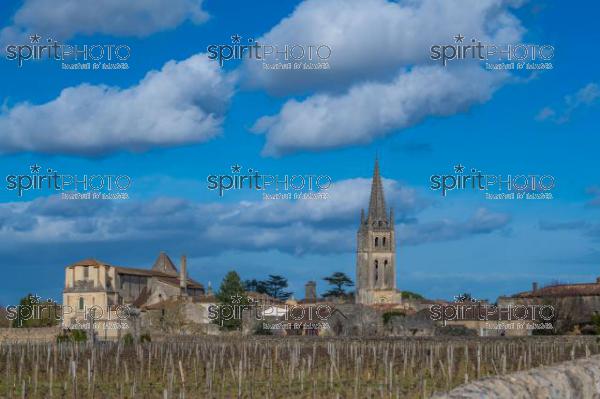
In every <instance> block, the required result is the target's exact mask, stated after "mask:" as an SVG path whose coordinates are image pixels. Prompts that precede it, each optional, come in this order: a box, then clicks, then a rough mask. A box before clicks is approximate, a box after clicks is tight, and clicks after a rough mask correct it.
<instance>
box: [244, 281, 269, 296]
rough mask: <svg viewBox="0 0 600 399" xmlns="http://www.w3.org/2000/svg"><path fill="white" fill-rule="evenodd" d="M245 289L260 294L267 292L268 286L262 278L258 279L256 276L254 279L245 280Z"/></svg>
mask: <svg viewBox="0 0 600 399" xmlns="http://www.w3.org/2000/svg"><path fill="white" fill-rule="evenodd" d="M244 290H246V291H251V292H257V293H259V294H266V293H267V287H266V285H265V282H264V281H262V280H257V279H255V278H253V279H252V280H246V281H244Z"/></svg>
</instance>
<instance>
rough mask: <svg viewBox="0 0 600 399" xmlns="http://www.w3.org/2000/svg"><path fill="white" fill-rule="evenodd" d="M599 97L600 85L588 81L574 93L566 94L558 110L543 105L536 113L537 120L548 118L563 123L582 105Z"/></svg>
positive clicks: (585, 105)
mask: <svg viewBox="0 0 600 399" xmlns="http://www.w3.org/2000/svg"><path fill="white" fill-rule="evenodd" d="M598 99H600V86H599V85H598V84H596V83H588V84H587V85H585V86H584V87H582V88H581V89H579V90H577V92H575V93H574V94H569V95H566V96H565V98H564V102H563V104H561V106H560V109H559V111H555V110H554V109H553V108H551V107H544V108H542V110H540V112H539V113H538V114H537V116H536V119H537V120H539V121H545V120H550V121H552V122H554V123H565V122H568V121H569V119H571V114H572V113H573V112H574V111H575V110H577V109H579V108H583V107H589V106H591V105H593V104H594V103H596V102H597V101H598Z"/></svg>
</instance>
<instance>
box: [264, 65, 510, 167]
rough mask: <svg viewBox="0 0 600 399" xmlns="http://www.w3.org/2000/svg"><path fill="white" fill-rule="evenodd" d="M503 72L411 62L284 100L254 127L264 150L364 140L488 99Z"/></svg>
mask: <svg viewBox="0 0 600 399" xmlns="http://www.w3.org/2000/svg"><path fill="white" fill-rule="evenodd" d="M504 78H505V75H504V74H501V73H500V74H499V73H487V72H484V71H483V70H481V69H480V68H478V67H471V68H460V69H448V68H446V69H445V68H443V67H440V66H423V67H416V68H413V69H412V70H410V71H409V72H401V73H400V74H398V76H397V77H396V78H395V79H394V80H393V81H392V82H391V83H387V84H386V83H363V84H358V85H355V86H353V87H352V88H350V90H349V91H348V92H347V93H344V94H342V95H331V94H317V95H314V96H311V97H309V98H307V99H306V100H304V101H297V100H289V101H288V102H286V103H285V105H284V106H283V107H282V109H281V110H280V111H279V113H278V114H277V115H275V116H267V117H262V118H261V119H259V120H258V121H257V122H256V123H255V125H254V127H253V130H254V131H255V132H257V133H265V134H266V144H265V147H264V149H263V153H264V154H265V155H275V156H278V155H282V154H286V153H289V152H294V151H297V150H319V149H325V148H336V147H340V146H345V145H353V144H365V143H369V142H370V141H372V140H373V139H374V138H377V137H380V136H383V135H386V134H388V133H390V132H391V131H393V130H395V129H402V128H406V127H410V126H412V125H414V124H416V123H418V122H420V121H421V120H423V119H424V118H426V117H427V116H445V115H452V114H455V113H457V112H460V111H465V110H467V109H468V108H469V107H470V106H472V105H473V104H477V103H483V102H485V101H487V100H488V99H489V98H490V96H491V95H492V93H493V91H494V90H495V89H496V88H497V87H498V86H499V85H500V84H501V82H502V81H503V79H504Z"/></svg>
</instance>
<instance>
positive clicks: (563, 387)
mask: <svg viewBox="0 0 600 399" xmlns="http://www.w3.org/2000/svg"><path fill="white" fill-rule="evenodd" d="M599 397H600V355H596V356H592V357H589V358H586V359H579V360H574V361H569V362H564V363H560V364H558V365H556V366H551V367H539V368H535V369H532V370H529V371H521V372H518V373H513V374H507V375H504V376H499V377H491V378H485V379H482V380H479V381H475V382H473V383H470V384H465V385H461V386H460V387H458V388H455V389H453V390H452V391H450V392H448V393H446V394H438V395H434V396H433V398H434V399H454V398H465V399H469V398H491V399H494V398H495V399H500V398H502V399H504V398H507V399H526V398H540V399H542V398H543V399H546V398H549V399H564V398H581V399H587V398H590V399H591V398H594V399H595V398H599Z"/></svg>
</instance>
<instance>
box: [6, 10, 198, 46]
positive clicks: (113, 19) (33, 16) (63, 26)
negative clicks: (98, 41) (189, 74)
mask: <svg viewBox="0 0 600 399" xmlns="http://www.w3.org/2000/svg"><path fill="white" fill-rule="evenodd" d="M207 19H208V14H207V13H206V12H205V11H204V10H202V0H127V1H124V0H103V1H95V0H26V1H25V2H24V3H23V5H22V6H21V7H20V8H19V9H18V10H17V11H16V13H15V15H14V16H13V25H11V26H9V27H6V28H5V29H4V30H3V31H2V32H0V43H2V42H4V43H6V41H5V40H7V39H8V38H10V37H11V36H12V37H14V36H15V35H19V34H20V35H27V34H33V33H37V34H40V35H42V36H44V37H47V36H51V37H53V38H56V39H60V40H66V39H68V38H70V37H73V36H75V35H77V34H84V35H92V34H95V33H100V34H107V35H115V36H137V37H142V36H147V35H150V34H152V33H155V32H160V31H164V30H168V29H172V28H174V27H176V26H178V25H180V24H182V23H183V22H185V21H188V20H189V21H191V22H192V23H195V24H199V23H202V22H204V21H206V20H207Z"/></svg>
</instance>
